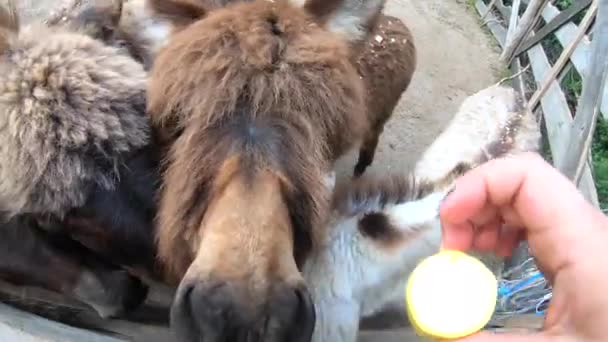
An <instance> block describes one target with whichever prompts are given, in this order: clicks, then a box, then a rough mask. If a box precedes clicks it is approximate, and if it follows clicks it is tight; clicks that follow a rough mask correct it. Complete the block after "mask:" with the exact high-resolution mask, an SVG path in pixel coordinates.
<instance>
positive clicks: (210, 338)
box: [171, 282, 315, 342]
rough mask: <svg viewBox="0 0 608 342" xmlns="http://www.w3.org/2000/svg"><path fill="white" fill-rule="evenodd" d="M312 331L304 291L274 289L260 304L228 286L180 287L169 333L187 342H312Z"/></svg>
mask: <svg viewBox="0 0 608 342" xmlns="http://www.w3.org/2000/svg"><path fill="white" fill-rule="evenodd" d="M314 327H315V308H314V305H313V302H312V297H311V296H310V293H309V292H308V290H307V289H306V288H305V287H304V286H297V287H292V286H287V285H280V286H276V287H274V288H273V289H272V290H271V291H269V293H268V295H267V296H266V299H265V300H261V299H260V298H255V296H244V295H243V291H240V290H238V287H237V286H235V284H231V283H227V282H219V283H193V284H184V283H182V285H180V288H179V289H178V292H177V295H176V297H175V301H174V303H173V306H172V308H171V329H172V330H173V331H174V333H175V334H176V335H177V337H178V339H179V341H185V342H189V341H192V342H199V341H200V342H241V341H242V342H310V341H311V339H312V334H313V330H314Z"/></svg>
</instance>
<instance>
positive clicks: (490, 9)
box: [475, 0, 608, 206]
mask: <svg viewBox="0 0 608 342" xmlns="http://www.w3.org/2000/svg"><path fill="white" fill-rule="evenodd" d="M475 7H476V9H477V11H478V12H479V14H480V15H481V17H482V19H483V22H484V25H487V26H488V28H489V29H490V31H491V32H492V34H493V35H494V37H495V38H496V40H497V41H498V43H499V45H500V46H501V48H502V54H501V60H502V61H503V62H505V63H507V65H509V67H510V70H511V72H512V73H513V74H514V75H517V76H516V77H515V78H514V86H515V88H516V89H518V90H519V91H521V92H522V93H523V94H524V96H525V97H526V99H527V101H528V107H529V108H530V110H532V111H539V112H540V113H542V116H543V119H544V120H543V122H544V125H545V128H546V138H547V140H548V142H549V145H550V148H551V155H552V158H553V161H554V164H555V165H556V166H557V167H558V168H559V169H560V170H561V171H562V172H563V173H564V174H565V175H566V176H568V177H569V178H570V179H572V180H573V181H575V183H577V184H578V186H579V189H580V190H581V192H582V193H583V194H584V195H585V197H586V198H587V199H588V200H589V201H590V202H591V203H593V204H594V205H595V206H599V203H598V197H597V191H596V188H595V183H594V181H593V173H592V168H591V166H590V165H591V164H590V160H591V155H590V151H589V146H590V144H591V139H592V137H593V131H594V128H595V122H596V118H597V115H598V113H599V112H601V113H602V115H603V117H604V118H608V87H605V86H604V83H605V79H606V64H607V63H606V62H607V61H608V58H607V56H608V30H607V28H608V26H607V25H606V22H607V20H605V19H608V18H605V17H606V14H605V12H607V11H608V8H607V7H608V0H575V1H574V2H573V4H572V5H571V6H570V7H569V8H567V9H565V10H563V11H560V10H559V9H558V8H557V7H556V6H555V5H554V4H553V3H551V2H550V1H549V0H512V3H511V5H510V6H507V5H505V4H504V2H503V0H485V1H484V0H476V2H475ZM583 11H586V13H585V15H584V17H583V19H582V21H580V23H579V24H578V25H577V24H575V23H574V21H573V18H574V17H575V16H577V15H578V14H579V13H581V12H583ZM520 13H523V14H522V15H521V16H520V15H519V14H520ZM541 19H542V21H544V25H542V26H540V25H539V22H541ZM600 32H601V33H600ZM551 34H554V35H555V37H556V38H557V41H559V43H560V45H561V46H562V48H563V51H562V53H561V55H560V56H559V58H558V59H557V60H556V61H555V62H554V63H553V64H551V63H550V61H549V58H548V57H547V55H548V54H547V52H546V51H545V49H544V48H543V46H542V44H541V42H542V41H543V40H545V39H547V38H548V37H549V36H550V35H551ZM593 37H597V38H593ZM600 37H601V39H600ZM524 60H525V61H527V63H526V64H527V65H525V66H524V65H522V64H523V61H524ZM568 62H570V63H568ZM570 67H573V68H575V69H576V71H577V72H578V74H579V75H581V77H582V79H583V91H582V94H581V96H580V99H579V102H578V105H577V109H576V111H575V113H572V112H571V110H570V108H569V106H568V102H567V100H566V95H565V92H564V90H563V89H562V87H561V85H560V79H561V77H563V76H564V75H565V74H566V71H567V69H568V68H570ZM527 78H529V79H533V82H532V83H533V84H532V85H530V84H526V82H525V80H526V79H527ZM530 88H532V89H530Z"/></svg>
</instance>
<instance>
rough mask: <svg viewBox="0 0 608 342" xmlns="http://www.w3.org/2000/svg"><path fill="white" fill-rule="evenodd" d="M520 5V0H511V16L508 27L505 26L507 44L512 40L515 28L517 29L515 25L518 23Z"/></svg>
mask: <svg viewBox="0 0 608 342" xmlns="http://www.w3.org/2000/svg"><path fill="white" fill-rule="evenodd" d="M520 5H521V0H513V5H512V6H511V18H509V27H508V28H507V40H506V41H507V46H508V45H509V43H510V42H511V41H512V40H513V34H514V33H515V30H517V26H518V24H519V20H518V19H519V6H520Z"/></svg>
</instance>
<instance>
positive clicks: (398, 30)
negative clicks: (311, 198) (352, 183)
mask: <svg viewBox="0 0 608 342" xmlns="http://www.w3.org/2000/svg"><path fill="white" fill-rule="evenodd" d="M416 64H417V52H416V45H415V43H414V37H413V35H412V32H411V31H410V29H409V28H408V27H407V26H406V25H405V24H404V23H403V22H402V21H401V20H399V19H398V18H395V17H391V16H387V15H381V16H380V17H379V18H378V22H377V25H375V27H374V31H373V32H372V35H371V36H370V38H369V39H368V41H367V43H366V46H365V47H364V48H363V52H362V55H361V57H360V58H359V60H358V61H357V66H358V69H359V73H360V74H361V77H362V78H363V80H364V81H365V88H366V89H367V113H368V114H367V115H368V116H369V120H370V129H369V130H368V131H367V133H366V134H365V138H364V140H363V142H362V144H361V147H360V149H359V159H358V161H357V164H356V165H355V170H354V175H355V177H359V176H360V175H361V174H363V173H364V172H365V169H367V167H368V166H370V165H371V164H372V162H373V161H374V155H375V153H376V148H377V146H378V140H379V139H380V135H381V134H382V131H383V130H384V125H385V124H386V122H387V121H388V120H389V119H390V117H391V115H392V114H393V111H394V110H395V107H396V106H397V103H398V102H399V100H400V99H401V96H402V94H403V93H404V92H405V91H406V90H407V88H408V87H409V85H410V83H411V81H412V78H413V76H414V71H415V70H416Z"/></svg>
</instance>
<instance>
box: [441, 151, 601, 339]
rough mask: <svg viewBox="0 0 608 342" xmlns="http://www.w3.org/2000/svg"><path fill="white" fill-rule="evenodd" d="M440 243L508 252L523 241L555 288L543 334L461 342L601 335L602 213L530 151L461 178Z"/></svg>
mask: <svg viewBox="0 0 608 342" xmlns="http://www.w3.org/2000/svg"><path fill="white" fill-rule="evenodd" d="M441 221H442V226H443V247H444V248H447V249H457V250H463V251H468V250H479V251H495V252H496V253H497V254H499V255H503V256H507V255H510V254H511V253H512V250H513V249H514V247H515V246H516V245H517V242H518V241H519V240H520V239H521V238H526V239H527V240H528V243H529V246H530V251H531V254H532V255H533V256H534V257H535V258H536V261H537V264H538V266H539V268H540V269H541V270H542V271H543V273H544V274H545V276H547V278H548V280H549V282H550V283H551V284H552V285H553V297H552V300H551V303H550V305H549V309H548V311H547V316H546V319H545V324H544V328H543V331H542V332H540V333H537V334H532V335H526V336H522V335H511V334H500V335H492V334H490V333H488V332H484V333H480V334H476V335H474V336H471V337H468V338H467V339H466V341H471V342H472V341H505V342H507V341H512V342H516V341H549V340H551V341H575V340H577V341H580V340H585V341H592V340H597V341H599V340H606V339H608V333H606V324H608V255H606V253H605V252H604V250H605V249H607V248H608V218H606V216H604V215H603V214H602V213H601V212H600V211H598V210H596V209H595V208H594V207H593V206H592V205H590V204H589V203H588V202H587V201H586V200H585V198H584V197H583V196H582V195H581V194H580V192H579V191H578V190H577V189H576V187H575V186H574V185H573V184H572V183H571V182H570V181H568V179H566V178H565V177H564V176H563V175H561V174H560V173H559V172H558V171H557V170H556V169H554V168H553V167H552V166H551V165H549V164H547V163H546V162H545V161H544V160H542V158H540V157H539V156H538V155H536V154H532V153H526V154H522V155H519V156H517V157H508V158H503V159H496V160H492V161H490V162H488V163H486V164H484V165H481V166H479V167H477V168H475V169H473V170H471V171H469V172H468V173H467V174H465V175H464V176H462V177H461V178H460V179H458V180H457V182H456V187H455V190H454V191H453V192H452V193H451V194H450V195H449V196H448V197H447V198H446V200H445V201H444V203H443V205H442V207H441Z"/></svg>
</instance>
